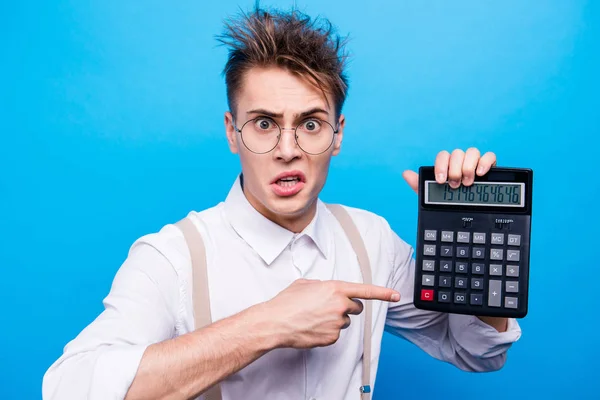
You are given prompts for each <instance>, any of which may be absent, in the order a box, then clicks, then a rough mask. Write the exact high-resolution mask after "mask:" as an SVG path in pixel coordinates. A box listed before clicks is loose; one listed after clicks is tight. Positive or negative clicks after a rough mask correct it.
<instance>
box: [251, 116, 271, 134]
mask: <svg viewBox="0 0 600 400" xmlns="http://www.w3.org/2000/svg"><path fill="white" fill-rule="evenodd" d="M254 127H255V128H256V129H258V130H260V131H270V130H273V129H275V128H276V125H275V123H274V122H273V121H272V120H270V119H268V118H257V119H256V120H254Z"/></svg>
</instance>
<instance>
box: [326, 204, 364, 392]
mask: <svg viewBox="0 0 600 400" xmlns="http://www.w3.org/2000/svg"><path fill="white" fill-rule="evenodd" d="M327 208H328V209H329V211H331V213H332V214H333V215H334V216H335V217H336V218H337V220H338V221H339V223H340V225H341V226H342V229H343V230H344V232H345V233H346V236H347V237H348V240H350V244H351V245H352V248H353V249H354V252H355V253H356V256H357V257H358V264H359V265H360V271H361V273H362V277H363V283H368V284H370V283H371V282H372V279H371V264H370V262H369V255H368V254H367V249H366V247H365V243H364V242H363V240H362V237H361V236H360V232H359V231H358V228H357V227H356V225H355V224H354V221H352V217H351V216H350V214H348V212H347V211H346V209H344V208H343V207H342V206H341V205H339V204H327ZM363 303H364V306H365V307H364V313H365V332H364V335H363V362H362V385H361V387H360V392H361V400H367V399H369V398H370V396H371V319H372V312H371V301H370V300H363Z"/></svg>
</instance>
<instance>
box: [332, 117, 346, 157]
mask: <svg viewBox="0 0 600 400" xmlns="http://www.w3.org/2000/svg"><path fill="white" fill-rule="evenodd" d="M345 125H346V117H345V116H344V114H342V115H340V123H339V127H338V133H337V135H335V142H333V152H332V155H334V156H337V155H338V154H340V151H341V150H342V139H343V138H344V126H345Z"/></svg>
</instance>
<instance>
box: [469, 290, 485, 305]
mask: <svg viewBox="0 0 600 400" xmlns="http://www.w3.org/2000/svg"><path fill="white" fill-rule="evenodd" d="M471 305H473V306H480V305H483V294H481V293H471Z"/></svg>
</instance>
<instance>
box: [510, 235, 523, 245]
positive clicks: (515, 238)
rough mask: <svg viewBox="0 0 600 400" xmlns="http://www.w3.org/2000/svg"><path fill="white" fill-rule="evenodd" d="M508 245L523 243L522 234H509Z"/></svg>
mask: <svg viewBox="0 0 600 400" xmlns="http://www.w3.org/2000/svg"><path fill="white" fill-rule="evenodd" d="M508 245H509V246H520V245H521V235H508Z"/></svg>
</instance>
